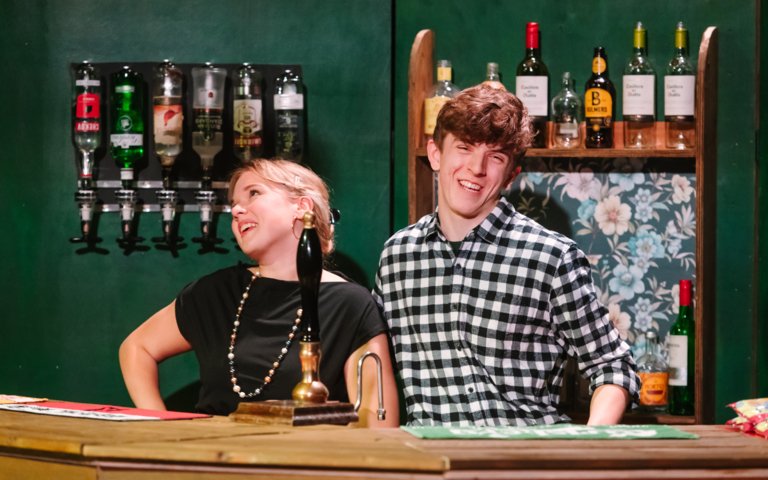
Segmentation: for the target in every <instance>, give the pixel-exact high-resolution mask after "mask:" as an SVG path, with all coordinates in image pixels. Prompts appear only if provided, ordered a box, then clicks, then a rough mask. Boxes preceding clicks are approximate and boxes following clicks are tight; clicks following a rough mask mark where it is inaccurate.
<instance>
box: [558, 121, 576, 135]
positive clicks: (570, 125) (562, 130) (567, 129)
mask: <svg viewBox="0 0 768 480" xmlns="http://www.w3.org/2000/svg"><path fill="white" fill-rule="evenodd" d="M555 132H556V133H555V134H556V135H560V136H561V137H568V138H578V137H579V124H578V123H576V122H567V123H560V122H558V123H555Z"/></svg>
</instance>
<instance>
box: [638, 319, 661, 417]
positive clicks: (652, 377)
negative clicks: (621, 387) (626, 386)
mask: <svg viewBox="0 0 768 480" xmlns="http://www.w3.org/2000/svg"><path fill="white" fill-rule="evenodd" d="M645 339H646V344H645V354H644V355H643V356H641V357H640V358H639V359H638V360H637V374H638V376H639V377H640V381H641V383H642V385H641V387H640V401H639V409H640V410H642V411H644V412H664V411H666V410H667V402H668V395H667V393H668V389H669V367H668V366H667V362H666V361H665V360H664V357H662V356H661V355H660V354H659V345H658V342H657V338H656V333H655V332H653V331H649V332H647V333H646V334H645Z"/></svg>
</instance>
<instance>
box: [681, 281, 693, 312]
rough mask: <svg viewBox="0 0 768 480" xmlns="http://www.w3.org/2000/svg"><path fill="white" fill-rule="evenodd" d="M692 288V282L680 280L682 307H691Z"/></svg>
mask: <svg viewBox="0 0 768 480" xmlns="http://www.w3.org/2000/svg"><path fill="white" fill-rule="evenodd" d="M691 288H692V283H691V281H690V280H680V306H681V307H688V306H690V305H691Z"/></svg>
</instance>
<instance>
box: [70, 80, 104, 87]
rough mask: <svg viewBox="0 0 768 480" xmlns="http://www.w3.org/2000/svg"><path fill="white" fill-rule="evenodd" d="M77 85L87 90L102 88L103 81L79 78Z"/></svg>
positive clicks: (76, 81)
mask: <svg viewBox="0 0 768 480" xmlns="http://www.w3.org/2000/svg"><path fill="white" fill-rule="evenodd" d="M75 85H77V86H78V87H85V88H88V87H100V86H101V81H100V80H96V79H93V78H78V79H77V80H75Z"/></svg>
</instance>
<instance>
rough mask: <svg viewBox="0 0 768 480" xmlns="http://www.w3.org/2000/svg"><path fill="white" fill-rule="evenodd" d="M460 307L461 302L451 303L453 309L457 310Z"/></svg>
mask: <svg viewBox="0 0 768 480" xmlns="http://www.w3.org/2000/svg"><path fill="white" fill-rule="evenodd" d="M458 309H459V304H458V303H452V304H451V310H453V311H454V312H455V311H456V310H458Z"/></svg>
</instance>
